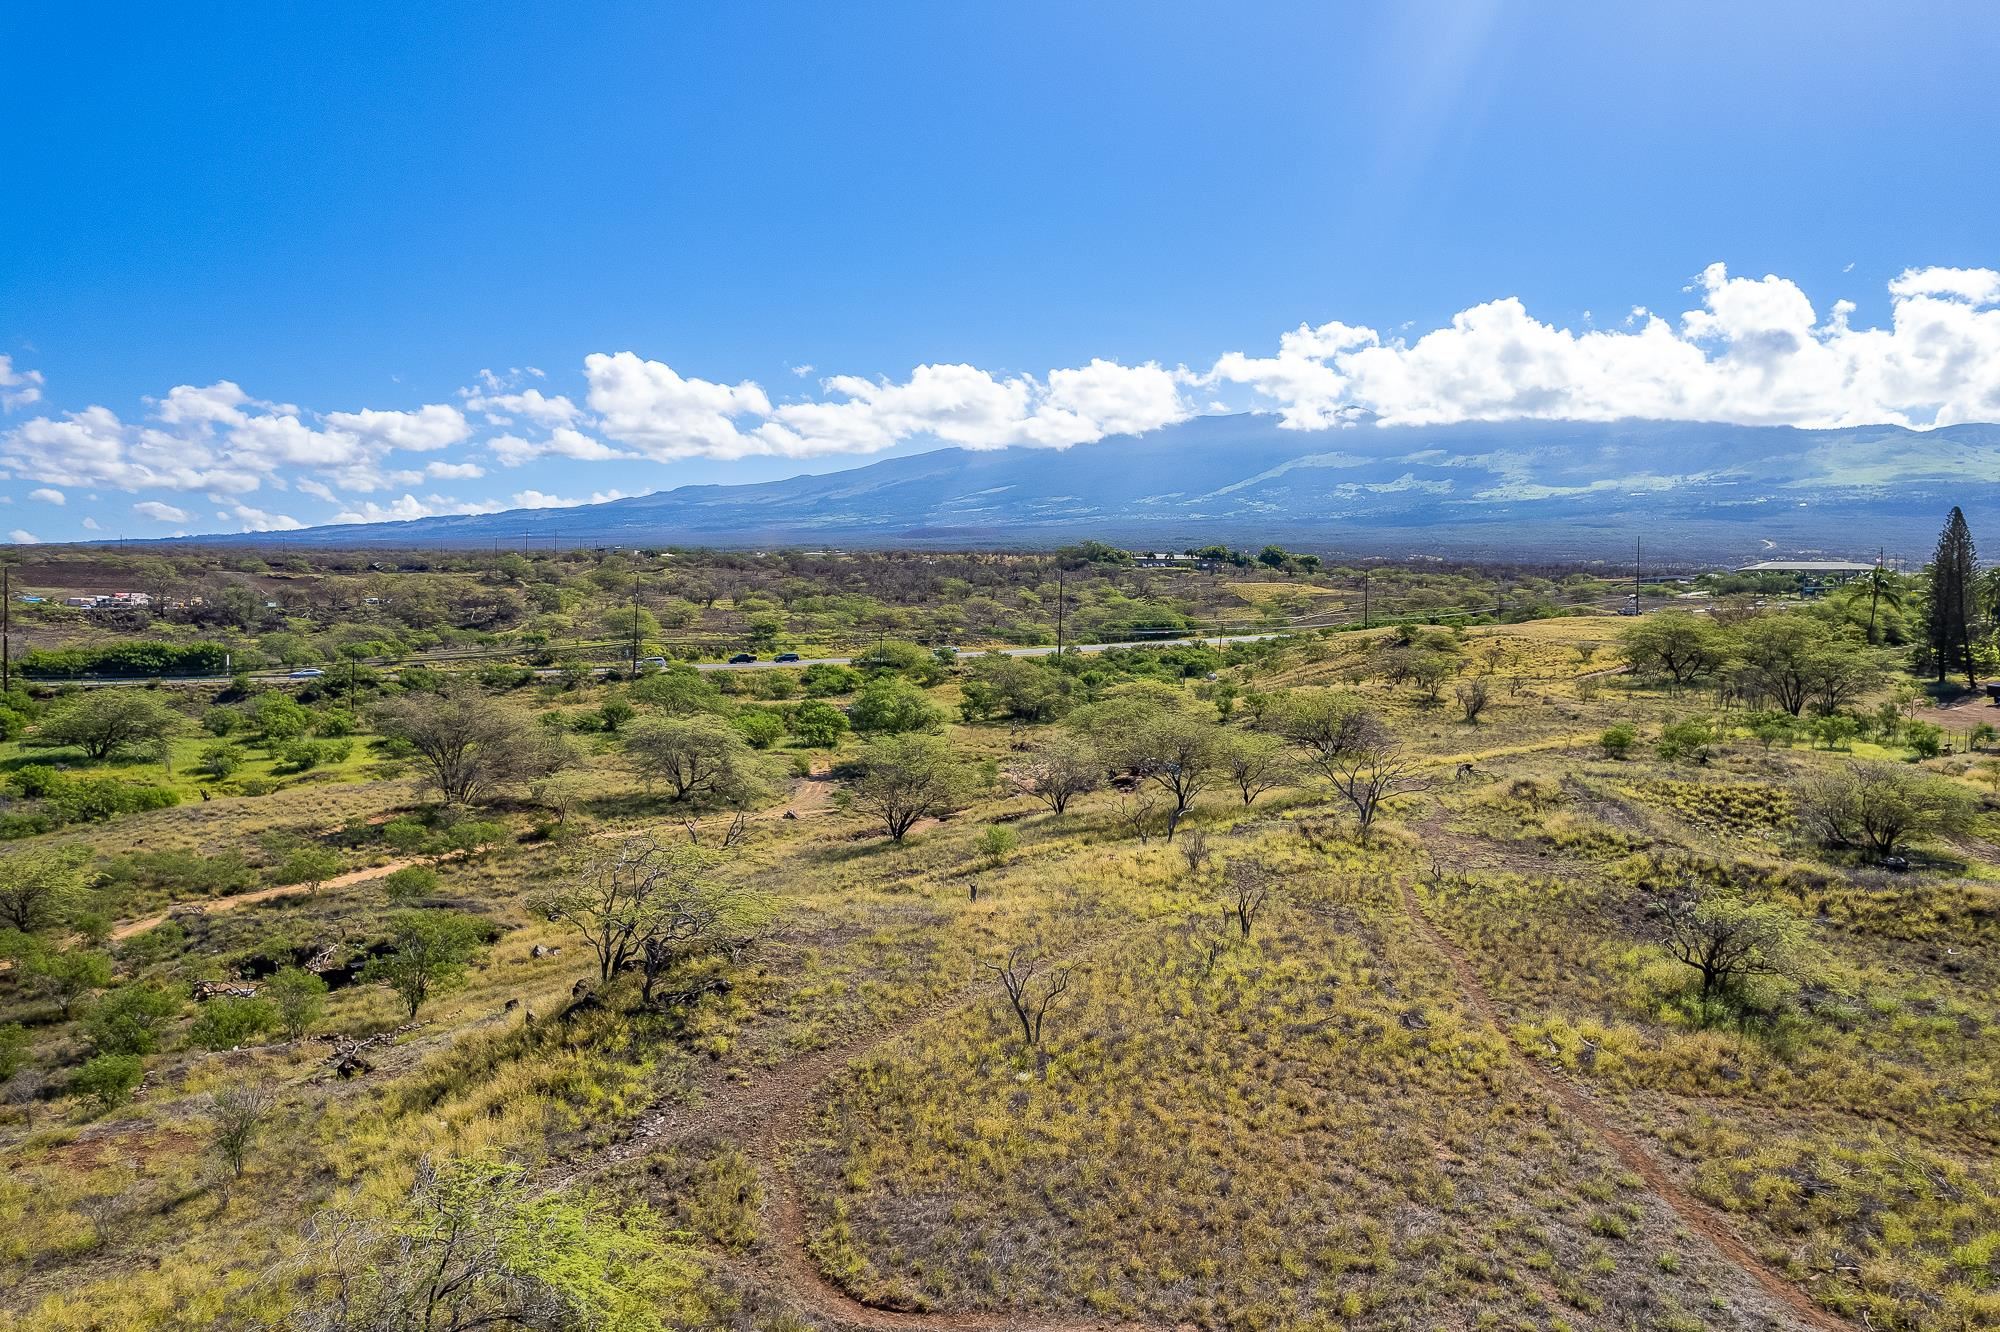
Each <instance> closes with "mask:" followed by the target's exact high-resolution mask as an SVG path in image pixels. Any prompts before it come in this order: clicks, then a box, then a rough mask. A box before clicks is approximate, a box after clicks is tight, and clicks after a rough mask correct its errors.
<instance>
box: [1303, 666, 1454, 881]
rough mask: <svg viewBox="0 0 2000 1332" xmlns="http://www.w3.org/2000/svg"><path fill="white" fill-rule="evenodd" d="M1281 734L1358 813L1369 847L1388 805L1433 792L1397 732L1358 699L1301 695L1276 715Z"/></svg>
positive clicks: (1317, 692) (1360, 834)
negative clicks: (1408, 795)
mask: <svg viewBox="0 0 2000 1332" xmlns="http://www.w3.org/2000/svg"><path fill="white" fill-rule="evenodd" d="M1273 718H1274V720H1275V722H1276V724H1277V727H1278V731H1279V734H1281V735H1283V736H1284V737H1285V738H1286V739H1287V740H1289V741H1291V742H1292V744H1293V745H1295V746H1296V747H1297V748H1298V749H1299V751H1300V753H1301V754H1302V755H1303V757H1304V758H1305V761H1306V762H1307V763H1308V764H1310V765H1311V766H1312V767H1313V768H1314V769H1316V770H1317V771H1318V772H1319V774H1320V775H1321V776H1323V777H1325V778H1326V780H1327V782H1328V784H1329V785H1331V786H1332V787H1333V789H1334V790H1335V791H1337V792H1338V793H1339V794H1340V796H1341V798H1342V799H1344V800H1346V801H1347V803H1348V804H1349V805H1350V806H1351V807H1352V808H1353V810H1354V817H1355V822H1356V824H1357V828H1356V836H1357V839H1358V840H1359V841H1361V842H1362V843H1364V844H1365V843H1366V842H1367V841H1368V833H1369V830H1370V829H1371V828H1373V827H1374V825H1375V816H1376V815H1377V814H1378V813H1379V812H1380V811H1381V808H1382V802H1383V801H1385V800H1387V799H1388V798H1389V797H1390V796H1393V795H1399V794H1402V793H1404V792H1408V791H1421V790H1424V789H1426V788H1428V787H1429V785H1430V782H1429V779H1427V778H1425V777H1424V776H1422V775H1421V771H1420V769H1419V767H1418V765H1417V764H1416V762H1415V761H1414V760H1412V759H1410V758H1408V757H1407V756H1405V755H1404V754H1403V753H1402V746H1401V744H1400V742H1398V741H1397V739H1396V736H1395V734H1394V732H1392V731H1390V729H1389V728H1388V726H1387V725H1385V724H1384V723H1383V721H1382V719H1381V718H1380V717H1378V716H1376V715H1375V714H1374V713H1372V712H1370V711H1368V710H1367V709H1366V708H1365V707H1364V706H1362V704H1361V702H1360V701H1359V700H1358V699H1355V698H1353V697H1351V696H1349V695H1345V694H1341V693H1338V692H1336V691H1334V690H1330V689H1312V690H1299V691H1298V692H1297V693H1296V694H1294V695H1293V696H1292V697H1291V698H1288V699H1286V700H1284V702H1283V703H1282V704H1281V705H1280V706H1279V707H1278V708H1277V709H1275V710H1274V713H1273Z"/></svg>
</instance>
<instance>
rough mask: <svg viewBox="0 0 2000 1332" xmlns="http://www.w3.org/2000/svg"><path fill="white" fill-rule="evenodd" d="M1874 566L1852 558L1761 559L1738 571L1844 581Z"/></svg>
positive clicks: (1858, 575)
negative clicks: (1801, 575)
mask: <svg viewBox="0 0 2000 1332" xmlns="http://www.w3.org/2000/svg"><path fill="white" fill-rule="evenodd" d="M1874 567H1875V566H1874V565H1872V564H1856V563H1854V562H1853V561H1852V560H1760V561H1758V562H1757V563H1756V564H1746V565H1744V566H1742V567H1741V568H1739V569H1738V570H1737V571H1736V572H1737V573H1791V574H1805V575H1807V576H1809V577H1813V578H1824V579H1831V580H1837V581H1839V582H1843V583H1844V582H1846V581H1847V580H1848V579H1850V578H1859V577H1861V575H1863V574H1865V573H1867V572H1868V571H1869V570H1870V569H1873V568H1874Z"/></svg>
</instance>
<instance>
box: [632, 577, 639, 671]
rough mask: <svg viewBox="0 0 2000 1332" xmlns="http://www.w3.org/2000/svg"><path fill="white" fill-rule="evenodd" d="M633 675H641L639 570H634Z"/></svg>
mask: <svg viewBox="0 0 2000 1332" xmlns="http://www.w3.org/2000/svg"><path fill="white" fill-rule="evenodd" d="M632 673H633V674H634V675H637V674H638V673H639V569H638V566H637V565H634V566H633V568H632Z"/></svg>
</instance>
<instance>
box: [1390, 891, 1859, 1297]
mask: <svg viewBox="0 0 2000 1332" xmlns="http://www.w3.org/2000/svg"><path fill="white" fill-rule="evenodd" d="M1403 906H1404V909H1405V910H1407V911H1408V912H1409V916H1410V920H1411V922H1412V923H1414V924H1415V925H1416V927H1417V929H1418V930H1419V931H1420V932H1421V933H1422V934H1423V936H1424V938H1425V939H1426V940H1428V941H1429V943H1430V944H1431V945H1432V947H1434V948H1436V949H1437V950H1438V952H1439V953H1440V954H1442V955H1443V957H1444V959H1445V960H1446V961H1447V962H1448V963H1450V964H1451V970H1452V975H1453V976H1454V977H1456V978H1457V981H1458V987H1459V989H1460V991H1461V992H1462V993H1463V994H1464V995H1465V998H1466V1001H1467V1002H1468V1003H1470V1004H1471V1005H1472V1007H1473V1008H1474V1009H1475V1010H1477V1011H1478V1013H1479V1015H1480V1016H1481V1017H1482V1018H1484V1019H1485V1020H1486V1021H1487V1022H1489V1023H1491V1024H1492V1025H1493V1027H1494V1029H1495V1030H1496V1031H1498V1032H1499V1033H1500V1035H1501V1036H1502V1037H1503V1038H1504V1039H1505V1040H1506V1042H1507V1045H1508V1048H1510V1049H1511V1050H1512V1051H1513V1052H1514V1056H1515V1059H1516V1060H1517V1062H1519V1064H1520V1066H1521V1067H1522V1068H1523V1069H1525V1070H1526V1071H1527V1073H1528V1075H1529V1076H1530V1077H1532V1078H1533V1079H1534V1080H1535V1081H1536V1083H1538V1084H1539V1085H1540V1086H1541V1087H1542V1089H1543V1090H1544V1091H1546V1092H1547V1093H1548V1094H1549V1095H1550V1096H1552V1097H1554V1098H1555V1100H1556V1102H1557V1103H1558V1104H1560V1105H1561V1106H1562V1107H1563V1108H1564V1109H1565V1110H1567V1111H1569V1113H1570V1114H1571V1115H1573V1116H1575V1117H1576V1118H1577V1119H1578V1120H1579V1121H1581V1122H1582V1123H1583V1124H1584V1125H1585V1126H1586V1127H1588V1128H1589V1129H1590V1131H1591V1132H1592V1133H1593V1134H1594V1135H1596V1137H1597V1138H1598V1140H1599V1141H1601V1142H1603V1143H1604V1144H1605V1145H1606V1146H1608V1147H1610V1148H1611V1150H1612V1151H1613V1152H1615V1153H1616V1154H1617V1156H1618V1159H1619V1160H1620V1161H1621V1162H1623V1163H1624V1165H1625V1167H1626V1169H1628V1170H1630V1171H1632V1172H1633V1173H1634V1174H1636V1175H1638V1176H1639V1177H1640V1178H1641V1179H1643V1180H1645V1181H1646V1187H1647V1188H1649V1189H1651V1190H1652V1191H1653V1193H1654V1194H1655V1195H1656V1196H1657V1197H1658V1198H1659V1199H1660V1201H1662V1202H1664V1203H1665V1204H1666V1205H1667V1207H1668V1208H1669V1209H1671V1210H1672V1211H1673V1213H1674V1215H1675V1216H1676V1217H1678V1218H1679V1219H1680V1221H1681V1222H1682V1224H1684V1225H1686V1226H1687V1227H1688V1229H1690V1230H1692V1231H1695V1232H1696V1233H1697V1234H1699V1235H1701V1236H1703V1237H1704V1238H1706V1239H1707V1240H1708V1242H1709V1243H1710V1244H1712V1245H1714V1246H1715V1247H1716V1249H1718V1250H1719V1251H1720V1252H1721V1253H1722V1255H1723V1256H1724V1257H1725V1258H1727V1259H1729V1261H1731V1262H1732V1263H1734V1264H1735V1265H1736V1266H1738V1267H1740V1268H1742V1269H1743V1271H1744V1272H1746V1273H1747V1274H1748V1275H1750V1276H1751V1277H1753V1278H1754V1279H1755V1280H1756V1282H1757V1284H1758V1285H1759V1286H1762V1287H1763V1288H1764V1291H1765V1293H1766V1294H1768V1295H1770V1297H1771V1298H1772V1299H1774V1300H1776V1301H1777V1302H1778V1303H1779V1304H1780V1305H1781V1306H1783V1307H1784V1308H1785V1309H1786V1310H1787V1311H1788V1312H1790V1313H1791V1314H1792V1315H1793V1316H1794V1317H1796V1318H1798V1319H1799V1321H1800V1322H1802V1323H1804V1324H1806V1325H1807V1326H1808V1327H1816V1328H1821V1329H1824V1330H1825V1332H1854V1325H1853V1324H1851V1323H1849V1322H1847V1321H1845V1320H1844V1319H1841V1318H1839V1317H1837V1316H1835V1315H1834V1314H1832V1313H1830V1312H1828V1311H1827V1310H1825V1309H1822V1308H1821V1307H1820V1306H1819V1305H1817V1304H1815V1303H1814V1302H1813V1300H1812V1298H1811V1297H1810V1296H1809V1295H1807V1294H1806V1293H1805V1292H1804V1291H1803V1290H1801V1289H1800V1288H1799V1287H1798V1286H1797V1285H1796V1284H1795V1283H1794V1282H1792V1281H1791V1280H1789V1279H1788V1278H1786V1277H1785V1276H1784V1275H1783V1274H1782V1273H1780V1272H1778V1271H1777V1270H1776V1269H1774V1268H1773V1267H1771V1266H1770V1264H1768V1263H1766V1262H1765V1261H1764V1260H1763V1259H1762V1258H1760V1257H1758V1256H1757V1254H1755V1253H1754V1252H1752V1251H1751V1249H1750V1246H1749V1245H1747V1244H1745V1243H1744V1242H1743V1241H1742V1240H1741V1239H1739V1238H1738V1237H1737V1235H1736V1232H1735V1230H1733V1229H1732V1228H1731V1227H1730V1225H1729V1223H1728V1222H1727V1221H1725V1220H1724V1219H1723V1218H1722V1217H1721V1215H1719V1214H1718V1213H1717V1212H1716V1211H1715V1210H1714V1209H1713V1208H1711V1207H1709V1206H1708V1205H1707V1204H1705V1203H1703V1202H1702V1201H1701V1200H1700V1199H1698V1198H1696V1197H1695V1196H1694V1195H1693V1194H1691V1193H1689V1192H1688V1191H1687V1190H1686V1189H1685V1188H1683V1187H1682V1186H1681V1184H1680V1181H1678V1180H1676V1179H1675V1178H1674V1177H1673V1176H1672V1175H1671V1174H1669V1173H1668V1172H1667V1170H1666V1168H1665V1167H1664V1166H1662V1165H1661V1164H1660V1162H1659V1160H1658V1158H1656V1157H1655V1156H1654V1155H1653V1154H1652V1152H1651V1151H1649V1150H1648V1149H1647V1148H1646V1147H1645V1145H1644V1144H1642V1143H1641V1142H1640V1141H1639V1140H1638V1139H1637V1138H1635V1137H1633V1136H1632V1135H1631V1134H1630V1133H1627V1132H1626V1131H1625V1130H1624V1129H1622V1128H1620V1127H1618V1125H1616V1124H1614V1123H1613V1122H1612V1121H1611V1119H1610V1117H1609V1116H1607V1115H1606V1114H1605V1113H1604V1111H1603V1110H1602V1109H1601V1108H1599V1106H1598V1105H1597V1102H1596V1101H1594V1100H1593V1099H1591V1097H1590V1095H1589V1094H1588V1093H1586V1092H1585V1091H1583V1090H1582V1089H1581V1088H1579V1087H1578V1086H1576V1085H1575V1084H1574V1083H1572V1082H1570V1081H1569V1080H1568V1079H1566V1078H1562V1077H1559V1076H1557V1075H1555V1074H1553V1073H1551V1072H1549V1071H1548V1070H1547V1069H1546V1068H1544V1067H1543V1066H1542V1065H1541V1064H1540V1063H1538V1062H1537V1061H1536V1060H1535V1058H1534V1057H1533V1056H1532V1055H1530V1054H1529V1053H1528V1052H1527V1051H1526V1050H1523V1049H1522V1048H1521V1047H1520V1045H1519V1044H1518V1043H1517V1042H1516V1041H1515V1040H1514V1035H1513V1032H1512V1030H1511V1029H1510V1028H1509V1027H1508V1025H1507V1021H1506V1018H1505V1017H1504V1016H1503V1015H1502V1014H1501V1012H1500V1010H1499V1008H1498V1007H1497V1006H1496V1005H1495V1004H1494V1002H1493V997H1492V996H1491V995H1490V994H1488V993H1487V992H1486V987H1485V985H1484V984H1482V983H1481V982H1480V980H1479V976H1478V974H1477V973H1476V972H1474V971H1473V969H1472V963H1471V961H1470V959H1468V958H1467V957H1466V955H1465V951H1464V950H1463V949H1461V948H1460V947H1459V946H1458V945H1457V944H1456V943H1454V942H1453V941H1452V940H1451V939H1450V938H1449V937H1447V936H1446V935H1445V933H1444V932H1443V931H1442V930H1440V929H1438V928H1437V926H1435V925H1433V924H1432V923H1431V918H1430V916H1429V915H1427V914H1426V913H1425V911H1424V908H1423V903H1421V902H1419V901H1418V900H1417V895H1416V892H1415V891H1414V890H1413V889H1412V888H1411V887H1410V885H1409V883H1408V882H1407V881H1405V882H1404V884H1403Z"/></svg>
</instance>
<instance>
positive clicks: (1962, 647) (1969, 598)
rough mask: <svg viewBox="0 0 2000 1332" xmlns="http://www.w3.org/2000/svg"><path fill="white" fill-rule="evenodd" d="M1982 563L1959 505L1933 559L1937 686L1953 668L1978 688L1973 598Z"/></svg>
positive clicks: (1932, 633)
mask: <svg viewBox="0 0 2000 1332" xmlns="http://www.w3.org/2000/svg"><path fill="white" fill-rule="evenodd" d="M1978 570H1979V559H1978V556H1977V555H1975V554H1974V553H1973V549H1972V531H1971V529H1970V528H1968V527H1967V526H1966V525H1965V514H1964V513H1962V512H1960V511H1959V509H1958V507H1957V506H1956V505H1954V506H1952V510H1951V517H1949V518H1947V519H1946V520H1945V524H1944V531H1942V532H1940V533H1939V534H1938V543H1937V553H1936V554H1934V555H1932V556H1931V598H1930V602H1931V604H1930V645H1931V655H1932V657H1933V658H1934V659H1935V660H1936V662H1937V678H1938V683H1939V684H1943V683H1944V678H1945V676H1946V675H1948V674H1950V673H1951V671H1952V669H1953V668H1954V667H1963V668H1964V670H1965V682H1966V685H1967V686H1968V687H1973V688H1976V687H1977V686H1978V684H1979V677H1978V674H1977V672H1976V669H1975V667H1974V663H1973V659H1972V620H1973V615H1974V602H1973V594H1974V588H1975V585H1976V582H1977V578H1978Z"/></svg>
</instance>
